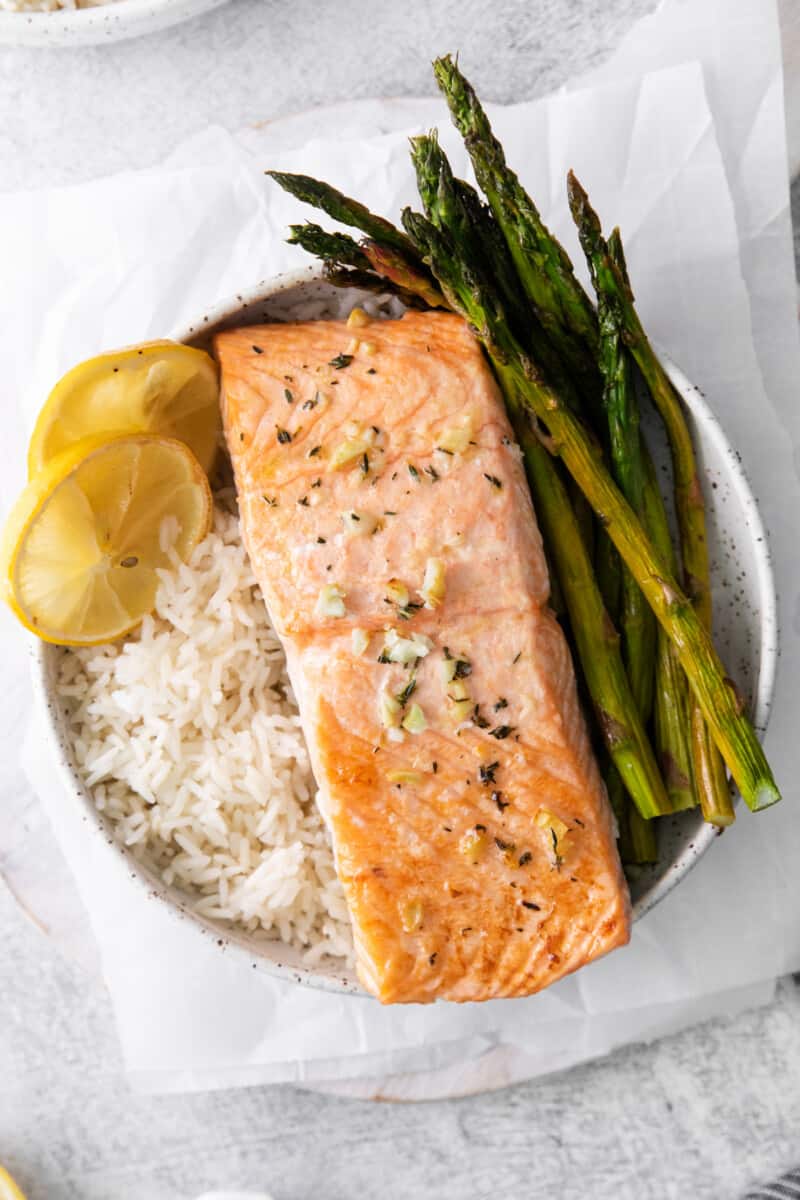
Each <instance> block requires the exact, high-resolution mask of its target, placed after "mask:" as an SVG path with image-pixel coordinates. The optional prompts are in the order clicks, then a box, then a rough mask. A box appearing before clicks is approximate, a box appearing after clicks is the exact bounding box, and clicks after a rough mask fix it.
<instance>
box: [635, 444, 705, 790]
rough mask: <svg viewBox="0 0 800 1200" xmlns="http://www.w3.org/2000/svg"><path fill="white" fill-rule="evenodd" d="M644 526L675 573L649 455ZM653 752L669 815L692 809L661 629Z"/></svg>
mask: <svg viewBox="0 0 800 1200" xmlns="http://www.w3.org/2000/svg"><path fill="white" fill-rule="evenodd" d="M644 468H645V474H644V515H645V525H646V526H647V530H648V532H649V534H650V537H651V538H652V539H653V543H654V544H655V545H656V546H657V547H658V549H659V551H660V552H661V554H662V555H663V557H664V559H665V560H666V561H667V562H668V563H669V565H670V569H671V570H672V571H673V572H674V570H675V552H674V550H673V548H672V538H671V537H670V532H669V525H668V523H667V514H666V511H665V509H664V501H663V499H662V496H661V491H660V489H659V486H658V479H657V477H656V469H655V466H654V464H653V460H652V459H651V457H650V455H649V454H645V455H644ZM653 710H654V718H655V720H654V725H655V739H656V751H657V753H658V758H659V762H660V764H661V773H662V775H663V777H664V782H665V784H666V785H667V794H668V796H669V798H670V803H671V804H672V809H673V812H680V811H681V810H682V809H685V808H694V806H695V804H696V803H697V800H696V797H695V794H694V790H693V788H692V755H691V728H690V721H689V696H688V693H687V687H686V676H685V675H684V673H683V670H682V668H681V665H680V663H679V662H678V658H677V655H676V653H675V649H674V647H673V646H672V644H671V642H670V640H669V638H668V637H667V635H666V633H665V632H664V630H663V629H661V628H659V630H658V642H657V646H656V678H655V700H654V705H653Z"/></svg>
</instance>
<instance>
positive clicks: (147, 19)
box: [0, 0, 227, 46]
mask: <svg viewBox="0 0 800 1200" xmlns="http://www.w3.org/2000/svg"><path fill="white" fill-rule="evenodd" d="M226 3H227V0H117V2H116V3H114V4H103V5H100V6H98V7H95V8H75V9H73V8H65V9H59V10H58V11H56V12H0V45H6V46H95V45H99V44H101V43H103V42H120V41H122V40H123V39H124V38H132V37H138V36H139V35H140V34H143V33H155V32H156V31H157V30H159V29H167V28H168V26H170V25H178V24H179V23H180V22H181V21H187V20H188V19H189V18H190V17H198V16H200V14H201V13H205V12H210V10H211V9H212V8H219V7H220V5H222V4H226Z"/></svg>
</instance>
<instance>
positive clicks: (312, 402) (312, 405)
mask: <svg viewBox="0 0 800 1200" xmlns="http://www.w3.org/2000/svg"><path fill="white" fill-rule="evenodd" d="M318 404H319V392H317V393H316V394H315V396H314V399H313V400H306V401H305V402H304V404H303V408H305V409H308V410H309V411H310V410H311V409H312V408H316V407H317V405H318Z"/></svg>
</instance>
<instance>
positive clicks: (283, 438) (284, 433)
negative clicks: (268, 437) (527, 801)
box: [275, 425, 292, 446]
mask: <svg viewBox="0 0 800 1200" xmlns="http://www.w3.org/2000/svg"><path fill="white" fill-rule="evenodd" d="M275 428H276V429H277V431H278V441H279V442H280V444H281V445H282V446H285V445H286V444H287V443H288V442H290V441H291V440H292V435H291V434H290V433H289V430H288V429H281V427H280V425H276V426H275Z"/></svg>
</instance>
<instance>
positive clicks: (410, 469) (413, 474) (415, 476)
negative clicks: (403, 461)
mask: <svg viewBox="0 0 800 1200" xmlns="http://www.w3.org/2000/svg"><path fill="white" fill-rule="evenodd" d="M408 473H409V475H410V476H411V478H412V479H415V480H416V481H417V483H419V471H418V470H417V468H416V467H415V466H414V464H413V463H409V464H408Z"/></svg>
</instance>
